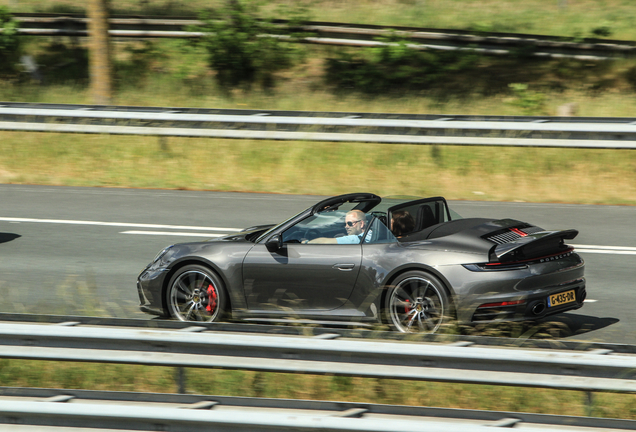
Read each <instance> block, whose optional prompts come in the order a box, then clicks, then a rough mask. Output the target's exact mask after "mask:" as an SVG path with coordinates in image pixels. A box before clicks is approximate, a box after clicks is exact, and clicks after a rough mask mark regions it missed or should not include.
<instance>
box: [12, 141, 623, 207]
mask: <svg viewBox="0 0 636 432" xmlns="http://www.w3.org/2000/svg"><path fill="white" fill-rule="evenodd" d="M164 144H165V145H166V147H167V150H162V147H161V144H160V142H159V139H158V138H156V137H138V136H117V135H81V134H49V133H31V134H24V133H21V132H0V182H3V183H19V184H49V185H67V186H97V187H100V186H103V187H133V188H159V189H193V190H230V191H252V192H274V193H290V194H322V195H333V194H339V193H346V192H351V191H352V190H368V191H373V192H376V193H379V194H381V195H395V194H408V195H420V196H434V195H443V196H445V197H446V198H448V199H477V200H495V201H533V202H575V203H589V204H632V205H633V204H636V152H635V151H632V150H583V149H549V148H548V149H544V148H514V147H503V148H502V147H470V146H429V145H419V146H416V145H397V144H394V145H392V144H357V143H328V142H293V141H291V142H288V141H250V140H222V139H199V138H167V139H165V143H164ZM609 167H611V168H609Z"/></svg>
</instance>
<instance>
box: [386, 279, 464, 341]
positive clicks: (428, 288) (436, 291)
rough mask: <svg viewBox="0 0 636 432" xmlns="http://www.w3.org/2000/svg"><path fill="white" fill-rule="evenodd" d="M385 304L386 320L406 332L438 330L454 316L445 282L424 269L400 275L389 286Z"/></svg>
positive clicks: (433, 331) (398, 329)
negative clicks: (423, 270)
mask: <svg viewBox="0 0 636 432" xmlns="http://www.w3.org/2000/svg"><path fill="white" fill-rule="evenodd" d="M384 304H385V308H384V314H385V319H386V320H387V322H388V323H389V325H390V326H391V327H392V328H393V329H394V330H397V331H400V332H403V333H435V332H437V331H438V330H439V329H440V327H441V326H442V325H443V324H445V323H447V322H448V321H449V319H450V317H451V316H452V313H451V302H450V300H449V297H448V292H447V291H446V288H445V287H444V284H443V283H442V282H441V281H440V280H439V279H437V278H436V277H435V276H433V275H431V274H429V273H425V272H422V271H416V270H414V271H409V272H406V273H404V274H402V275H400V276H398V278H397V279H395V281H393V284H392V285H391V286H390V287H389V288H388V289H387V292H386V298H385V302H384Z"/></svg>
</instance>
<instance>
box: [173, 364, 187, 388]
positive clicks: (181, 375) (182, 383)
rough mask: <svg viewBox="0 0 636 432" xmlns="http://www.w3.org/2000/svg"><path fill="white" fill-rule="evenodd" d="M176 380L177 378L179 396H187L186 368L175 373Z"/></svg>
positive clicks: (178, 369)
mask: <svg viewBox="0 0 636 432" xmlns="http://www.w3.org/2000/svg"><path fill="white" fill-rule="evenodd" d="M174 378H175V381H176V382H177V388H178V392H179V394H185V393H186V378H187V377H186V370H185V368H183V367H178V368H177V369H176V370H175V371H174Z"/></svg>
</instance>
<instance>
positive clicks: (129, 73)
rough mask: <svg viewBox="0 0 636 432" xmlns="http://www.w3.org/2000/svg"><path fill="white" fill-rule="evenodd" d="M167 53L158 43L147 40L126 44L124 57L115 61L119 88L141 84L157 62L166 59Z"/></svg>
mask: <svg viewBox="0 0 636 432" xmlns="http://www.w3.org/2000/svg"><path fill="white" fill-rule="evenodd" d="M166 57H167V56H166V54H165V52H164V51H163V50H161V49H160V48H159V47H158V46H157V44H155V43H154V42H152V41H149V40H146V41H143V42H139V43H137V44H131V45H126V47H125V48H124V58H123V59H122V60H120V61H117V62H115V63H114V75H115V79H116V84H117V87H118V88H120V89H121V88H122V87H123V86H139V85H140V84H141V83H142V81H143V80H144V78H146V77H147V76H148V75H149V74H150V73H152V72H153V70H156V67H153V66H155V65H156V63H160V62H163V61H165V59H166Z"/></svg>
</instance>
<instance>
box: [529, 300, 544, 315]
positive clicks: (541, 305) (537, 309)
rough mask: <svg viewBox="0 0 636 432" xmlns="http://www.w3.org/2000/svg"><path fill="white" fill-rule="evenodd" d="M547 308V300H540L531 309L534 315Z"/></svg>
mask: <svg viewBox="0 0 636 432" xmlns="http://www.w3.org/2000/svg"><path fill="white" fill-rule="evenodd" d="M545 308H546V305H545V302H543V301H540V302H537V303H536V304H535V305H534V306H532V309H531V310H532V313H533V314H534V315H541V314H542V313H543V312H545Z"/></svg>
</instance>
